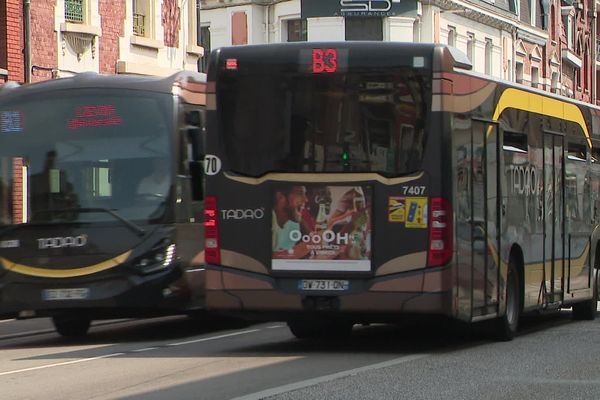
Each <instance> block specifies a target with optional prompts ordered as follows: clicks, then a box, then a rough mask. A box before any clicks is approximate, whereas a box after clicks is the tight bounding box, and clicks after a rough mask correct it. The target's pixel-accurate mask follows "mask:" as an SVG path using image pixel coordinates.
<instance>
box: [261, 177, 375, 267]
mask: <svg viewBox="0 0 600 400" xmlns="http://www.w3.org/2000/svg"><path fill="white" fill-rule="evenodd" d="M372 208H373V206H372V195H371V188H370V187H369V186H336V185H324V184H306V185H304V184H297V183H277V184H275V185H274V188H273V208H272V242H271V243H272V268H273V270H284V271H370V269H371V230H372V225H371V218H372Z"/></svg>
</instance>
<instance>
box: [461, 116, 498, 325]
mask: <svg viewBox="0 0 600 400" xmlns="http://www.w3.org/2000/svg"><path fill="white" fill-rule="evenodd" d="M498 131H499V126H498V124H497V123H496V122H493V121H487V120H480V119H473V123H472V131H471V154H472V168H471V174H470V175H471V176H470V180H471V182H470V183H471V184H470V185H469V187H470V193H469V195H470V196H471V204H472V207H471V216H470V221H469V222H470V231H471V257H472V258H471V259H472V262H471V265H472V268H471V271H470V272H471V279H470V281H471V288H472V290H471V303H472V317H474V318H477V317H478V316H484V315H489V314H491V313H494V312H497V311H498V310H497V305H498V291H499V285H498V282H499V278H500V275H499V274H500V270H499V268H498V265H499V254H500V252H499V249H500V223H501V213H502V212H501V199H502V196H501V187H500V181H499V176H500V163H499V160H500V148H501V147H500V143H499V137H500V136H499V134H498Z"/></svg>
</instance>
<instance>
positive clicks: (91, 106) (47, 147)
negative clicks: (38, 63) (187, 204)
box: [0, 89, 174, 225]
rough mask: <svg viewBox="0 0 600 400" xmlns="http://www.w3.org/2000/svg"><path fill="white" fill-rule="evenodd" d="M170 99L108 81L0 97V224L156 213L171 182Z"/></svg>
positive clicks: (141, 219)
mask: <svg viewBox="0 0 600 400" xmlns="http://www.w3.org/2000/svg"><path fill="white" fill-rule="evenodd" d="M172 104H173V101H172V96H170V95H168V94H159V93H146V92H144V93H140V92H136V91H127V90H114V89H112V90H108V89H107V90H99V89H94V90H93V91H90V90H84V89H81V90H71V91H68V92H67V91H57V92H53V93H52V96H47V97H40V96H37V97H36V96H25V97H23V96H20V97H18V98H12V99H10V100H2V101H0V224H1V225H12V224H23V223H42V224H44V223H62V222H96V221H98V222H100V221H102V222H108V221H111V222H113V223H119V220H118V218H121V220H122V221H136V222H138V223H149V222H153V221H158V220H159V219H160V218H161V217H162V216H164V215H165V211H166V208H167V204H168V202H167V198H168V196H169V192H170V188H171V186H172V185H171V183H172V175H173V174H172V171H171V170H172V167H171V157H169V154H170V152H171V151H170V149H171V146H172V144H171V139H170V132H171V131H172V130H173V124H174V122H173V106H172ZM122 221H121V223H122Z"/></svg>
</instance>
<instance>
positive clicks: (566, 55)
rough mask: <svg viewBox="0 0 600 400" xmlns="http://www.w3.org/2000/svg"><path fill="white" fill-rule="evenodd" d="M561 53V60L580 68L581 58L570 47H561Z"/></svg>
mask: <svg viewBox="0 0 600 400" xmlns="http://www.w3.org/2000/svg"><path fill="white" fill-rule="evenodd" d="M561 55H562V60H563V62H566V63H568V64H570V65H571V66H572V67H574V68H581V66H582V65H583V62H582V61H581V58H579V56H578V55H577V54H575V52H574V51H573V50H571V49H568V48H567V49H562V51H561Z"/></svg>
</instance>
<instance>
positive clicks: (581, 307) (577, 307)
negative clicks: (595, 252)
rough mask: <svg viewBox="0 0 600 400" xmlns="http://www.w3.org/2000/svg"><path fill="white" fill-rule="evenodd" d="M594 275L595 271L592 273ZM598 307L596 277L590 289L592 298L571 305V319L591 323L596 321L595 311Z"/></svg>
mask: <svg viewBox="0 0 600 400" xmlns="http://www.w3.org/2000/svg"><path fill="white" fill-rule="evenodd" d="M594 275H596V271H594ZM597 306H598V276H597V275H596V278H595V279H594V285H593V287H592V298H591V299H590V300H586V301H583V302H581V303H577V304H573V314H572V315H573V318H574V319H578V320H588V321H592V320H594V319H596V309H597Z"/></svg>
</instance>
